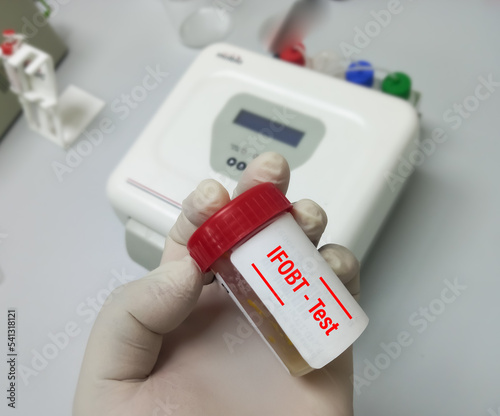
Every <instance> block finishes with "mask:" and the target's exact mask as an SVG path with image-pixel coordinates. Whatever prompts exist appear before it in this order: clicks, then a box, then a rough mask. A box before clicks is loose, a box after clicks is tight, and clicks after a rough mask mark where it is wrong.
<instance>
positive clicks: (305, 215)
mask: <svg viewBox="0 0 500 416" xmlns="http://www.w3.org/2000/svg"><path fill="white" fill-rule="evenodd" d="M292 215H293V217H294V218H295V221H297V223H298V224H299V225H300V227H301V228H302V230H303V231H304V233H306V235H307V236H308V237H309V240H311V241H312V242H313V244H314V245H315V246H317V245H318V243H319V240H320V238H321V235H322V234H323V232H324V231H325V228H326V224H327V222H328V219H327V216H326V212H325V211H324V210H323V208H321V207H320V206H319V205H318V204H317V203H316V202H314V201H311V200H310V199H301V200H300V201H297V202H295V203H294V204H293V209H292Z"/></svg>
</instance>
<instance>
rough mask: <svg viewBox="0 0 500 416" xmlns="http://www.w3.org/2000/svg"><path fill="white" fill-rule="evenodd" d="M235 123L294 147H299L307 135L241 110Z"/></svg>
mask: <svg viewBox="0 0 500 416" xmlns="http://www.w3.org/2000/svg"><path fill="white" fill-rule="evenodd" d="M234 123H235V124H238V125H239V126H242V127H246V128H247V129H250V130H253V131H255V132H257V133H260V134H263V135H264V136H268V137H270V138H272V139H274V140H278V141H280V142H283V143H286V144H288V145H290V146H293V147H297V146H298V145H299V143H300V141H301V140H302V137H304V134H305V133H304V132H303V131H300V130H296V129H293V128H291V127H287V126H285V125H284V124H281V123H277V122H276V121H274V120H269V119H268V118H265V117H261V116H259V115H257V114H253V113H251V112H250V111H246V110H241V111H240V112H239V113H238V115H237V116H236V118H235V119H234Z"/></svg>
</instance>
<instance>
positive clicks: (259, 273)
mask: <svg viewBox="0 0 500 416" xmlns="http://www.w3.org/2000/svg"><path fill="white" fill-rule="evenodd" d="M252 267H253V269H254V270H255V271H256V272H257V274H258V275H259V276H260V278H261V279H262V280H263V281H264V283H265V284H266V286H267V287H268V288H269V290H270V291H271V292H272V293H273V295H274V297H275V298H276V299H278V302H279V303H280V305H281V306H283V305H284V303H283V301H282V300H281V298H280V297H279V296H278V294H277V293H276V292H275V290H274V289H273V287H272V286H271V285H270V284H269V282H268V281H267V279H266V278H265V277H264V275H263V274H262V273H261V272H260V270H259V269H257V266H256V265H255V264H254V263H252Z"/></svg>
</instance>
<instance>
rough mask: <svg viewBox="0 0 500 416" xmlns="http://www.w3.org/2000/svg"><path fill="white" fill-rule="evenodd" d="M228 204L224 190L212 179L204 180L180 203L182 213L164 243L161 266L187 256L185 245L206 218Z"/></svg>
mask: <svg viewBox="0 0 500 416" xmlns="http://www.w3.org/2000/svg"><path fill="white" fill-rule="evenodd" d="M228 202H229V194H228V193H227V191H226V189H225V188H224V187H223V186H222V185H221V184H220V183H219V182H217V181H215V180H213V179H206V180H204V181H202V182H200V184H199V185H198V187H197V188H196V189H195V190H194V191H193V192H191V193H190V194H189V195H188V197H187V198H186V199H185V200H184V201H183V202H182V212H181V214H180V215H179V217H178V218H177V221H176V222H175V224H174V226H173V227H172V229H171V230H170V233H169V235H168V236H167V239H166V242H165V249H164V250H163V256H162V259H161V264H163V263H165V262H166V261H171V260H178V259H181V258H183V257H184V256H186V255H187V254H188V252H187V249H186V244H187V242H188V240H189V238H190V237H191V236H192V235H193V233H194V232H195V231H196V229H197V228H198V227H199V226H200V225H201V224H203V223H204V222H205V221H206V219H207V218H208V217H210V216H211V215H212V214H214V213H215V212H216V211H217V210H219V209H220V208H222V207H223V206H224V205H226V204H227V203H228Z"/></svg>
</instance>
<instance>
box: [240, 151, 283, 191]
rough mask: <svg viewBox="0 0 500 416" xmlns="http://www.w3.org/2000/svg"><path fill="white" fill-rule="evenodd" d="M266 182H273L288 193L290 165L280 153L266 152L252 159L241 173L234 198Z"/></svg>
mask: <svg viewBox="0 0 500 416" xmlns="http://www.w3.org/2000/svg"><path fill="white" fill-rule="evenodd" d="M264 182H272V183H274V184H275V185H276V186H277V187H278V188H279V190H280V191H281V192H283V193H286V191H287V189H288V183H289V182H290V167H289V166H288V162H287V161H286V159H285V158H284V157H283V156H281V155H280V154H278V153H275V152H266V153H262V154H261V155H259V156H258V157H256V158H255V159H254V160H252V162H251V163H250V164H249V165H248V166H247V168H246V169H245V171H244V172H243V175H241V178H240V180H239V182H238V185H237V186H236V188H235V190H234V192H233V198H236V197H237V196H238V195H240V194H242V193H243V192H245V191H247V190H248V189H250V188H252V187H254V186H255V185H258V184H260V183H264Z"/></svg>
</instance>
